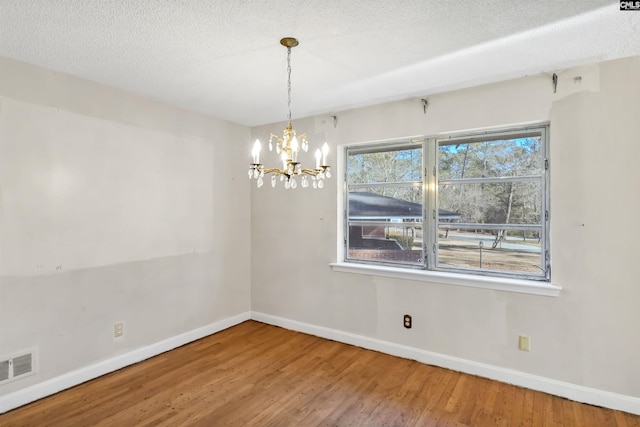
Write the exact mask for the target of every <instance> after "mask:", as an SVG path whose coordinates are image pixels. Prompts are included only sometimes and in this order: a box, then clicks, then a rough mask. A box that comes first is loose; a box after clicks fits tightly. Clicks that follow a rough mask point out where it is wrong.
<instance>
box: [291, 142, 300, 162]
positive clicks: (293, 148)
mask: <svg viewBox="0 0 640 427" xmlns="http://www.w3.org/2000/svg"><path fill="white" fill-rule="evenodd" d="M299 149H300V144H298V138H296V136H295V135H294V136H293V139H292V140H291V160H292V161H294V162H295V161H297V160H298V150H299Z"/></svg>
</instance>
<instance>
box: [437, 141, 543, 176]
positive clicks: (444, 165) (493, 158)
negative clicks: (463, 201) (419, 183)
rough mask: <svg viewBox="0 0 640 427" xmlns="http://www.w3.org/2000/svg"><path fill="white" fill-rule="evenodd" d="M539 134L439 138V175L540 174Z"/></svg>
mask: <svg viewBox="0 0 640 427" xmlns="http://www.w3.org/2000/svg"><path fill="white" fill-rule="evenodd" d="M541 145H542V144H541V138H540V137H528V138H517V139H506V140H498V141H484V142H469V143H464V142H463V143H459V144H450V143H448V142H447V141H443V142H440V145H439V147H438V168H439V174H440V179H441V180H445V179H462V178H490V177H500V176H522V175H540V174H542V172H543V159H542V156H541V154H540V153H541V151H540V150H541Z"/></svg>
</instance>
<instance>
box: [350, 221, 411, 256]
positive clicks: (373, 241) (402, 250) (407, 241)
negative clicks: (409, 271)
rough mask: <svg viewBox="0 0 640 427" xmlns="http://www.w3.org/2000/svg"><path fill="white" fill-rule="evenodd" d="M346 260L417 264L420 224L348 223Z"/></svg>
mask: <svg viewBox="0 0 640 427" xmlns="http://www.w3.org/2000/svg"><path fill="white" fill-rule="evenodd" d="M348 258H349V259H361V260H372V261H373V260H375V261H383V262H389V263H400V264H413V265H421V264H422V263H423V259H424V255H423V253H422V227H421V226H408V227H407V226H401V225H389V226H375V225H362V226H361V225H358V224H357V223H355V224H354V223H353V222H352V223H350V225H349V251H348Z"/></svg>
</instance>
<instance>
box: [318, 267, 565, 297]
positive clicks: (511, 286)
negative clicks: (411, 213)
mask: <svg viewBox="0 0 640 427" xmlns="http://www.w3.org/2000/svg"><path fill="white" fill-rule="evenodd" d="M329 265H330V266H331V268H332V269H333V271H339V272H342V273H357V274H368V275H371V276H382V277H392V278H395V279H406V280H417V281H420V282H431V283H443V284H447V285H456V286H468V287H471V288H483V289H493V290H497V291H507V292H518V293H522V294H533V295H544V296H549V297H557V296H558V295H560V290H561V289H562V288H561V287H560V286H556V285H552V284H551V283H547V282H536V281H534V280H522V279H508V278H502V277H486V276H474V275H470V274H459V273H445V272H441V271H426V270H413V269H410V268H395V267H387V266H379V265H368V264H356V263H348V262H334V263H331V264H329Z"/></svg>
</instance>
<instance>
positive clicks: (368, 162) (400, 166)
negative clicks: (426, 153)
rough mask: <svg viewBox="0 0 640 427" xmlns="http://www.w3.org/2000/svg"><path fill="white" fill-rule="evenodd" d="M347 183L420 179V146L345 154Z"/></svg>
mask: <svg viewBox="0 0 640 427" xmlns="http://www.w3.org/2000/svg"><path fill="white" fill-rule="evenodd" d="M347 176H348V182H349V184H359V183H381V182H411V181H421V180H422V148H421V147H419V148H413V149H398V150H391V151H383V152H376V153H360V154H354V153H350V154H348V156H347Z"/></svg>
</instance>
